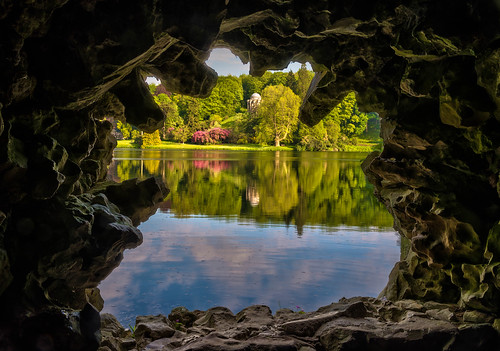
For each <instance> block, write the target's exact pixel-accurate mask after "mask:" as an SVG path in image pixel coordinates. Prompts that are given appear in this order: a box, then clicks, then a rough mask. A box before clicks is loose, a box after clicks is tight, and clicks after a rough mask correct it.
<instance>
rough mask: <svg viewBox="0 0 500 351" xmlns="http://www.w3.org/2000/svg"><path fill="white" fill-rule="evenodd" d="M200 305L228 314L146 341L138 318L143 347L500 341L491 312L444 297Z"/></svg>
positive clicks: (440, 346) (327, 350)
mask: <svg viewBox="0 0 500 351" xmlns="http://www.w3.org/2000/svg"><path fill="white" fill-rule="evenodd" d="M184 312H186V311H184ZM193 313H194V311H193ZM196 313H199V314H202V317H201V320H203V321H206V320H213V318H214V317H213V316H214V315H219V316H220V315H224V316H226V318H223V320H224V323H214V324H212V327H210V328H207V327H203V326H201V325H196V323H195V326H194V327H192V328H189V329H187V330H183V331H176V332H175V333H174V332H173V331H171V332H170V336H166V337H165V336H163V337H162V336H160V334H156V335H157V336H156V337H152V338H149V339H148V341H149V342H146V343H145V342H143V337H142V336H141V335H138V333H137V330H138V329H139V325H141V324H137V327H136V333H135V338H136V340H138V341H137V345H138V350H164V351H171V350H179V351H180V350H182V351H187V350H190V351H194V350H200V351H201V350H232V351H240V350H241V351H243V350H245V351H247V350H290V351H311V350H322V351H340V350H373V351H375V350H410V351H421V350H422V348H424V347H425V349H426V350H429V351H445V350H446V351H452V350H453V351H462V350H463V351H466V350H478V351H479V350H484V351H486V350H488V351H489V350H498V349H499V346H498V345H499V342H500V334H499V333H498V332H497V330H495V326H494V322H493V319H490V318H491V315H484V316H482V317H481V318H480V320H475V321H471V320H470V318H467V317H466V316H467V315H468V314H471V313H474V312H473V311H464V310H462V309H459V308H458V307H457V306H450V305H443V304H439V303H431V304H428V305H427V306H423V305H421V304H418V303H416V302H415V301H411V300H403V301H401V303H397V304H396V303H392V302H389V301H387V300H386V301H383V300H377V299H374V298H351V299H342V300H341V301H339V302H338V303H333V304H331V305H329V306H325V307H322V308H320V309H319V310H318V311H316V312H306V313H298V312H292V311H290V313H279V314H276V315H275V316H273V315H272V314H271V313H270V310H269V308H268V307H266V306H250V307H247V308H245V309H244V310H242V311H241V312H239V313H238V314H237V315H236V316H237V318H231V316H233V314H232V313H230V311H228V310H227V309H225V308H216V309H210V310H208V311H206V312H202V311H197V312H196ZM238 316H239V317H238ZM435 317H437V318H435ZM106 318H109V317H106ZM142 318H146V319H147V320H150V319H151V318H153V319H155V320H156V322H155V323H159V325H160V326H162V327H163V326H166V324H165V317H163V316H157V317H151V316H149V317H140V318H138V319H137V320H138V321H140V320H141V321H142ZM220 319H222V318H220ZM220 319H219V320H220ZM158 320H159V322H158ZM141 323H144V322H141ZM103 328H105V327H104V325H103ZM114 329H115V330H116V327H115V328H114ZM160 329H161V328H160ZM103 330H106V329H103ZM103 335H104V333H103ZM109 335H110V334H109V333H106V337H104V341H103V345H104V344H106V345H108V344H110V343H114V344H118V345H119V344H122V343H123V342H124V341H123V340H125V338H123V337H116V336H109ZM104 350H105V349H104V348H103V347H101V349H100V351H104Z"/></svg>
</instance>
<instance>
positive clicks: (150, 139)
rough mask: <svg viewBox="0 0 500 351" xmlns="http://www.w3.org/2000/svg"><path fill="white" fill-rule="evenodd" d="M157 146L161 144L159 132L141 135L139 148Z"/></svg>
mask: <svg viewBox="0 0 500 351" xmlns="http://www.w3.org/2000/svg"><path fill="white" fill-rule="evenodd" d="M158 144H161V140H160V132H159V131H158V130H155V131H154V132H153V133H146V132H144V133H142V137H141V148H144V147H146V146H154V145H158Z"/></svg>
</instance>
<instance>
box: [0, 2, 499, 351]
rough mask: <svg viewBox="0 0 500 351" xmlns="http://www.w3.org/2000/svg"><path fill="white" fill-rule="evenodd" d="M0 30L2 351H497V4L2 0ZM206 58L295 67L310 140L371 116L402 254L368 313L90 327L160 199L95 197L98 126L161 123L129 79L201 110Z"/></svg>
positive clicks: (155, 186)
mask: <svg viewBox="0 0 500 351" xmlns="http://www.w3.org/2000/svg"><path fill="white" fill-rule="evenodd" d="M0 33H2V35H1V36H0V53H1V56H0V295H1V297H0V311H1V313H0V314H1V315H0V349H6V350H11V349H13V350H16V349H23V350H30V349H44V350H72V349H75V350H91V349H97V348H98V347H99V344H100V343H101V342H102V344H101V345H102V346H101V349H102V350H122V349H131V348H138V349H142V348H144V347H146V345H148V344H149V345H153V344H154V343H156V344H154V345H156V346H155V347H157V349H162V348H163V349H165V350H171V349H179V350H181V349H182V350H201V349H206V350H214V349H228V350H257V349H258V350H271V349H273V350H274V349H280V350H303V351H305V350H313V349H318V350H358V349H359V350H384V349H387V350H392V349H396V348H402V347H404V348H405V349H406V350H417V349H420V348H422V347H427V348H428V349H429V350H468V349H470V348H473V347H474V348H475V349H477V350H495V349H498V330H499V329H500V319H499V313H500V268H499V267H500V265H499V262H500V225H499V219H500V218H499V217H500V215H499V214H500V211H499V209H500V198H499V197H500V185H499V166H500V163H499V160H500V135H499V131H500V129H499V121H500V3H499V2H498V1H497V0H458V1H451V0H438V1H424V0H399V1H397V0H388V1H387V0H386V1H377V0H374V1H365V0H358V1H345V0H344V1H342V0H302V1H299V0H254V1H252V2H248V1H239V0H214V1H209V2H207V1H201V0H197V1H196V0H192V1H183V2H180V1H164V0H148V1H141V2H127V1H122V0H41V1H36V2H34V1H27V0H19V1H9V0H4V1H1V2H0ZM214 47H226V48H230V49H231V50H232V52H233V53H235V54H236V55H238V56H239V57H240V58H241V59H242V61H243V62H250V67H251V69H250V70H251V74H254V75H261V74H263V73H264V72H265V71H266V70H267V69H282V68H284V67H286V66H287V65H288V63H289V62H290V61H292V60H293V61H299V62H305V61H308V62H311V64H312V67H313V69H314V71H315V72H316V78H315V79H314V80H313V83H312V85H311V87H310V89H309V92H308V94H307V96H306V98H305V99H304V101H303V103H302V107H301V116H300V118H301V120H302V121H303V122H304V123H307V124H309V125H314V124H315V123H317V122H318V121H319V120H321V118H322V117H323V116H324V115H326V113H327V112H329V110H331V108H332V107H334V106H335V105H336V104H337V103H338V102H339V101H340V100H341V99H342V98H343V96H345V95H346V94H347V93H348V92H350V91H356V92H357V94H358V102H359V104H360V106H361V107H362V108H364V109H365V110H367V111H378V112H379V113H380V115H381V116H382V117H383V122H382V137H383V140H384V149H383V151H382V152H381V153H379V154H372V155H371V156H370V157H368V159H367V160H365V162H364V164H363V167H364V170H365V173H366V175H367V177H368V179H369V180H370V182H372V183H373V184H374V185H375V187H376V195H377V197H378V198H379V199H380V201H382V202H383V203H384V204H385V205H386V206H387V208H388V210H389V211H390V213H391V214H392V215H393V217H394V221H395V229H396V230H397V231H398V232H399V233H400V234H401V235H403V236H405V237H406V238H408V239H409V240H410V241H411V250H410V251H409V253H408V255H407V257H406V258H404V259H403V260H402V261H400V262H398V263H397V264H396V266H395V267H394V269H393V271H392V273H391V274H390V276H389V279H388V284H387V286H386V288H385V290H384V291H383V292H382V294H381V298H380V299H368V298H352V299H346V300H342V301H340V302H339V303H336V304H332V305H331V306H328V307H325V308H323V309H320V310H318V311H317V312H312V313H310V314H307V315H305V316H304V315H297V314H286V313H282V314H279V315H275V316H272V315H270V312H269V311H268V310H266V309H265V308H264V307H262V306H261V307H258V306H257V307H251V308H249V309H246V310H243V311H242V312H240V313H239V314H237V315H236V316H234V315H232V313H231V312H228V311H227V310H225V309H223V308H219V309H216V310H209V311H206V312H204V313H201V314H199V315H196V314H193V312H189V311H180V312H179V311H177V312H179V313H181V312H182V313H181V314H180V315H179V316H180V317H179V318H187V319H186V320H185V323H184V324H185V326H186V329H185V330H177V331H176V329H175V326H176V325H175V324H174V322H173V321H171V320H170V319H168V318H166V317H164V318H161V317H158V318H157V319H156V320H154V319H153V320H148V319H144V318H143V319H141V320H139V321H138V322H139V323H138V324H137V329H136V333H135V334H136V339H135V340H134V339H132V340H131V339H130V335H128V336H129V337H128V338H127V335H125V334H123V333H125V332H124V331H123V330H122V329H120V328H119V327H118V326H115V327H113V325H114V324H113V323H114V322H113V320H112V318H111V317H110V316H102V326H103V327H102V330H101V316H100V315H99V312H98V310H99V308H100V305H101V303H102V301H100V298H99V296H98V291H97V290H95V287H96V286H97V284H98V283H99V281H100V280H102V279H103V278H104V277H105V276H106V275H107V274H109V272H111V270H113V268H115V267H116V266H117V265H118V264H119V262H120V260H121V258H122V253H123V250H124V249H126V248H132V247H135V246H137V245H139V244H140V242H141V234H140V232H139V231H138V230H137V229H136V226H137V224H138V223H139V222H140V221H141V220H144V219H145V218H147V216H148V215H150V214H151V213H152V212H154V208H155V204H156V203H157V202H158V201H160V200H161V199H162V198H164V196H165V195H166V194H167V192H168V190H167V189H166V188H165V186H164V185H163V184H162V183H161V182H160V181H159V180H157V179H148V180H145V181H142V182H138V181H134V180H132V181H127V182H124V183H122V184H109V183H106V182H103V181H104V178H105V174H106V169H107V165H108V164H109V162H110V160H111V157H112V150H113V148H114V147H115V145H116V141H115V140H114V139H113V137H112V136H111V134H110V132H111V126H110V124H109V123H108V122H106V121H103V120H102V117H103V116H113V117H115V118H117V119H120V120H126V121H127V122H129V123H131V124H133V125H135V126H137V127H138V128H140V129H142V130H144V131H148V132H152V131H154V130H155V129H157V128H159V127H160V126H161V124H162V121H163V114H162V112H161V110H160V109H159V108H158V107H157V106H156V105H155V103H154V101H153V99H152V97H151V95H150V94H149V92H148V89H147V86H146V85H145V84H144V82H143V77H144V76H145V75H154V76H156V77H159V78H160V79H161V80H162V82H163V84H164V85H165V86H166V87H167V89H168V90H170V91H173V92H178V93H182V94H187V95H191V96H207V94H209V93H210V91H211V89H212V88H213V87H214V85H215V83H216V80H217V75H216V73H215V72H214V71H213V70H212V69H210V68H209V67H207V66H206V65H205V64H204V62H205V60H206V59H207V58H208V55H209V52H210V50H211V49H212V48H214ZM172 318H175V315H174V317H172ZM192 319H197V320H196V322H193V323H192V322H190V321H191V320H192ZM174 321H175V319H174ZM189 324H192V325H193V326H192V327H191V326H190V327H189V328H187V326H189ZM156 339H158V340H156ZM154 345H153V346H154ZM153 346H151V347H153Z"/></svg>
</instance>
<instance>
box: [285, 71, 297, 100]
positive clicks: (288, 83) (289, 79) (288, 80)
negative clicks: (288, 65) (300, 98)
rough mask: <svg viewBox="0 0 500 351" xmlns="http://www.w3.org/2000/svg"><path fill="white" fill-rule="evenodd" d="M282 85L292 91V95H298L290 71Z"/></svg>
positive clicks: (293, 75)
mask: <svg viewBox="0 0 500 351" xmlns="http://www.w3.org/2000/svg"><path fill="white" fill-rule="evenodd" d="M284 85H285V86H286V87H289V88H290V89H292V91H293V92H294V94H296V95H299V92H298V84H297V79H296V78H295V74H293V72H292V71H290V72H288V75H287V76H286V82H285V84H284Z"/></svg>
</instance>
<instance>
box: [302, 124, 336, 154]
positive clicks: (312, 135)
mask: <svg viewBox="0 0 500 351" xmlns="http://www.w3.org/2000/svg"><path fill="white" fill-rule="evenodd" d="M299 135H301V139H300V142H299V144H298V145H297V149H298V150H307V151H326V150H329V149H330V148H331V146H332V143H331V142H330V140H329V138H328V132H327V129H326V128H325V126H324V124H323V121H320V122H319V123H318V124H316V125H315V126H314V127H308V126H307V125H305V124H301V125H300V132H299Z"/></svg>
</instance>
